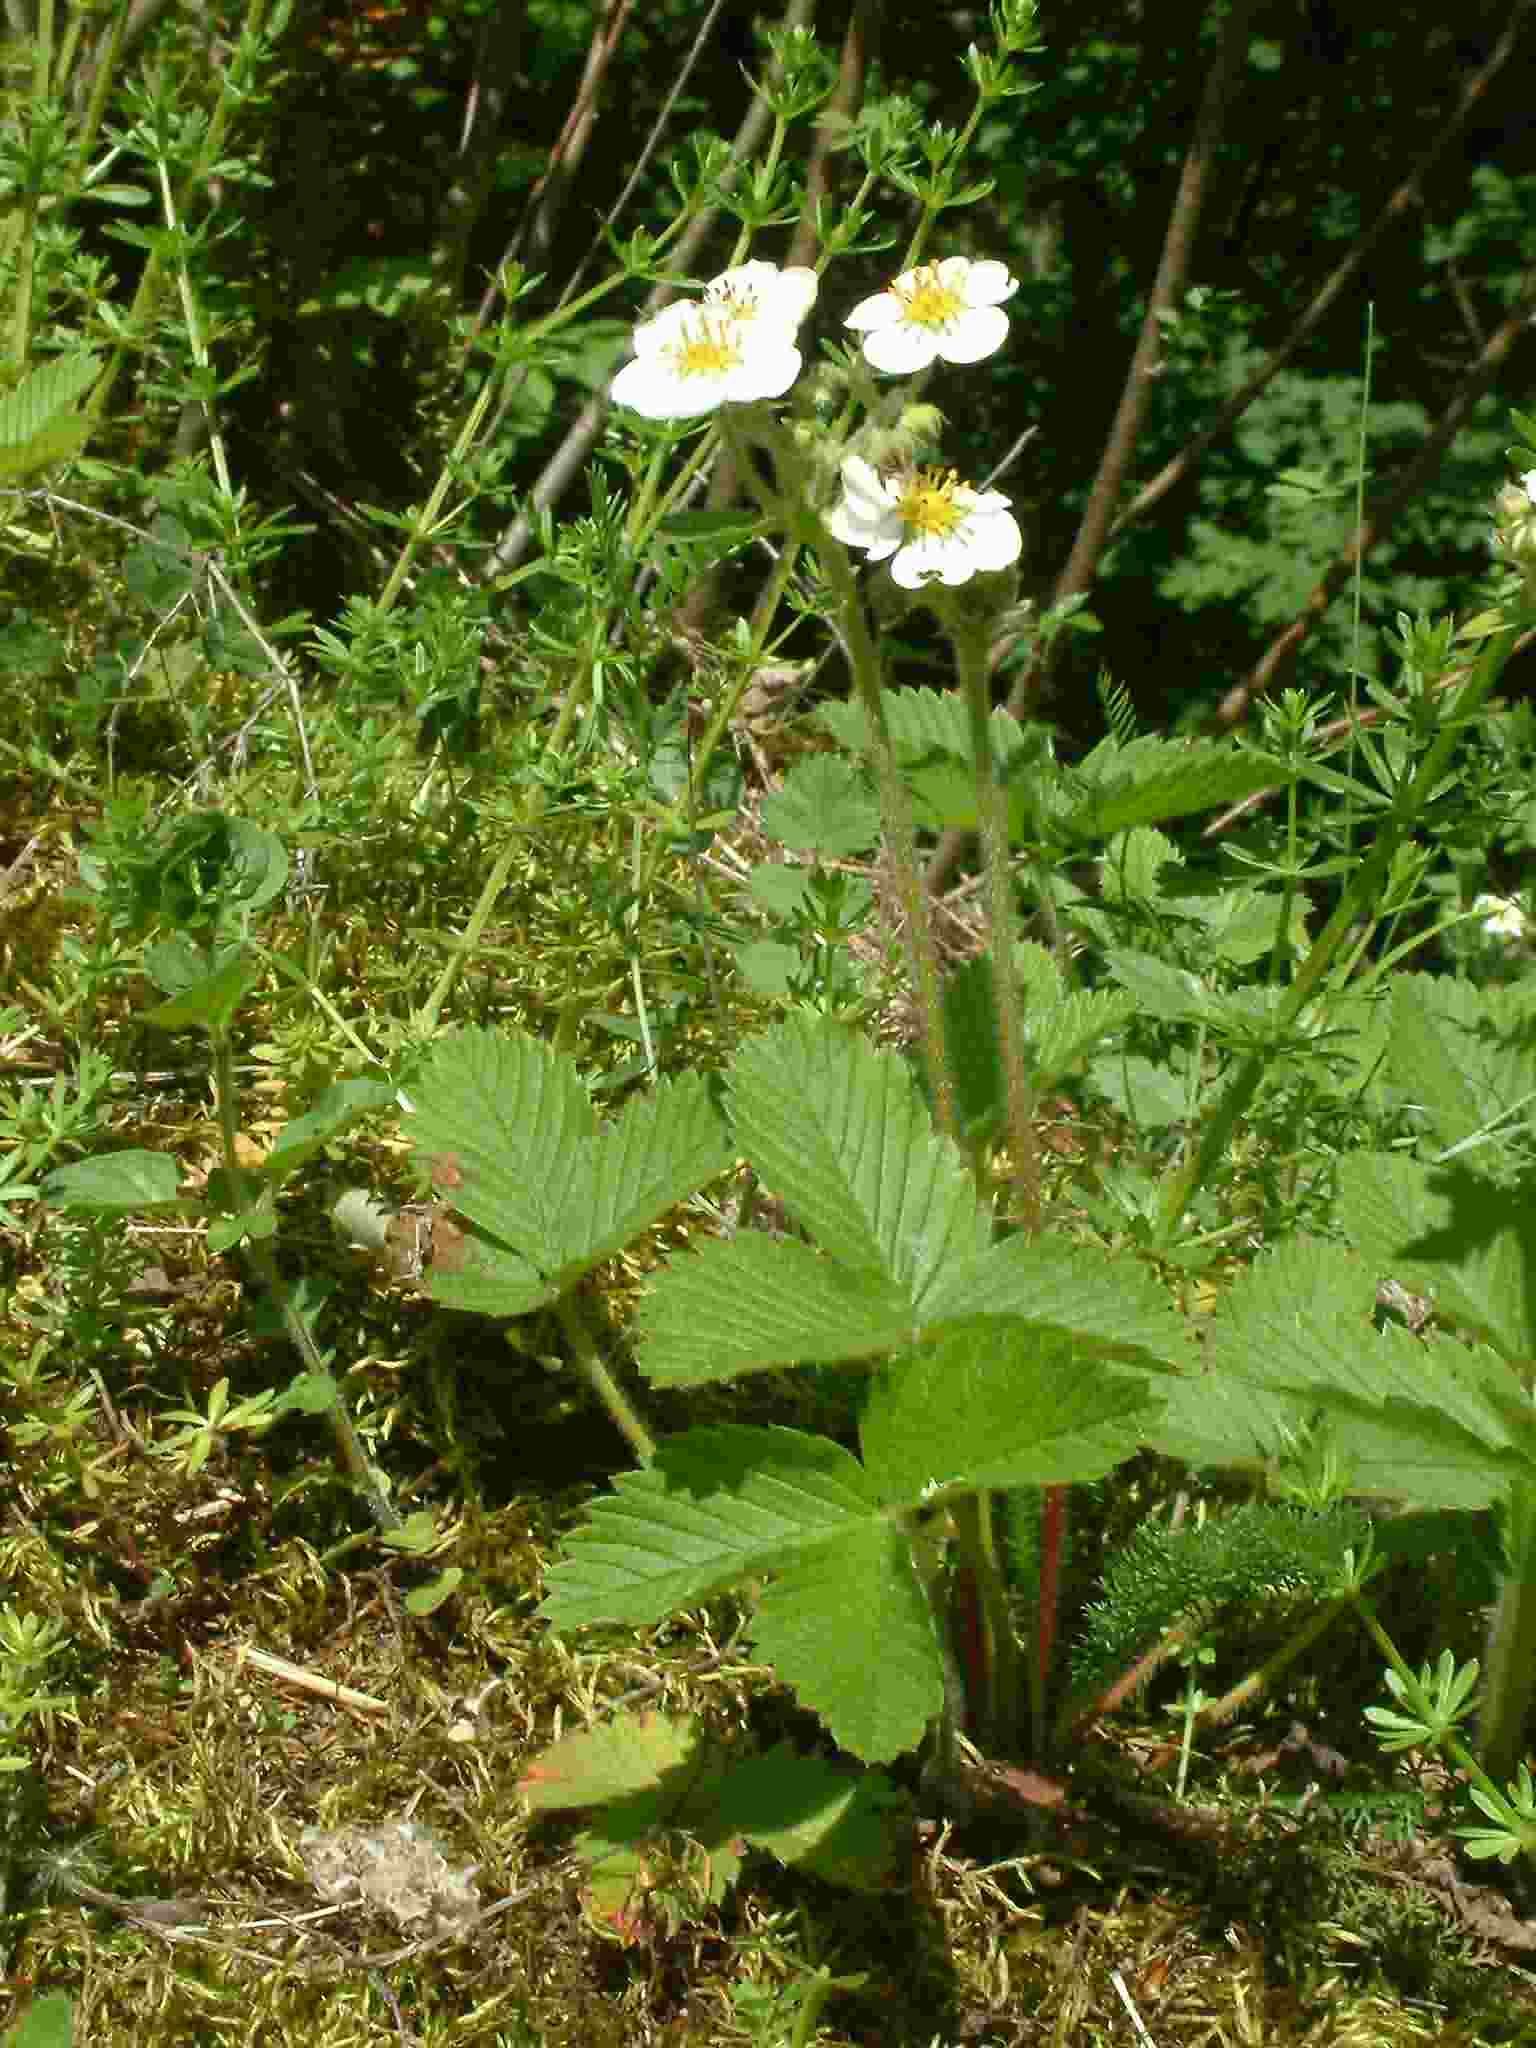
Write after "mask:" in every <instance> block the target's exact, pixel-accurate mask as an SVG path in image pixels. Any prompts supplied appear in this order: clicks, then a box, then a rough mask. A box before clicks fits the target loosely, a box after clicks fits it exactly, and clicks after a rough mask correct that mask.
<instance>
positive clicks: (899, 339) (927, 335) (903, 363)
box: [864, 320, 939, 377]
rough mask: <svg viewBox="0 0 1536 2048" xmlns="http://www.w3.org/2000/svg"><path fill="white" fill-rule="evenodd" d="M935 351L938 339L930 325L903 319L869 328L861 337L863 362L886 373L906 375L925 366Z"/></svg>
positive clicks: (931, 359) (932, 358) (897, 375)
mask: <svg viewBox="0 0 1536 2048" xmlns="http://www.w3.org/2000/svg"><path fill="white" fill-rule="evenodd" d="M938 353H939V339H938V336H937V335H936V334H935V333H934V331H933V329H932V328H929V327H918V326H916V325H910V324H908V322H906V321H904V320H903V321H898V322H893V323H892V324H891V325H890V326H889V327H876V328H873V329H872V330H871V331H870V332H869V333H868V334H866V335H865V337H864V360H865V362H866V363H868V365H869V367H870V368H871V369H872V370H882V371H884V373H885V375H886V376H887V377H909V376H911V374H912V372H913V371H914V370H926V369H927V367H928V365H929V364H930V363H931V362H932V361H933V360H934V358H935V356H937V355H938Z"/></svg>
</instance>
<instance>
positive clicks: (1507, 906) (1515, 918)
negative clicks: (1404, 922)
mask: <svg viewBox="0 0 1536 2048" xmlns="http://www.w3.org/2000/svg"><path fill="white" fill-rule="evenodd" d="M1532 475H1533V476H1536V470H1533V471H1532ZM1472 909H1473V912H1474V913H1475V914H1476V915H1477V916H1478V917H1480V918H1481V919H1482V921H1483V930H1484V931H1485V932H1486V933H1487V934H1488V936H1489V938H1490V939H1523V938H1525V937H1527V936H1528V934H1529V932H1530V928H1531V926H1530V919H1529V918H1528V917H1527V916H1526V914H1525V912H1524V911H1523V910H1522V909H1521V908H1520V905H1519V904H1518V903H1517V902H1516V901H1515V899H1514V897H1513V896H1479V897H1478V898H1477V899H1476V901H1475V902H1474V903H1473V905H1472Z"/></svg>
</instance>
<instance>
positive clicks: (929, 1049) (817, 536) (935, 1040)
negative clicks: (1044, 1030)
mask: <svg viewBox="0 0 1536 2048" xmlns="http://www.w3.org/2000/svg"><path fill="white" fill-rule="evenodd" d="M752 426H753V428H754V430H755V433H754V435H753V436H752V437H751V438H756V439H758V440H759V441H760V442H761V445H762V446H764V447H765V448H768V449H769V450H770V451H771V453H772V455H773V459H774V466H775V469H776V472H777V476H778V483H779V491H780V493H781V495H780V497H779V498H778V499H773V498H770V497H769V496H768V494H767V493H766V492H765V491H764V488H763V486H762V484H761V481H760V479H759V478H758V475H757V471H756V469H755V468H754V466H753V464H752V462H751V460H750V456H749V453H748V450H749V446H750V439H749V436H748V435H747V434H746V433H744V432H740V431H738V421H737V420H736V419H735V418H734V417H733V415H732V414H731V412H730V411H729V410H727V411H725V412H723V413H722V414H721V418H720V431H721V435H722V437H723V438H724V439H725V441H726V442H727V443H728V445H729V446H730V448H731V451H732V453H733V455H735V456H736V458H737V468H738V473H739V474H740V475H741V477H742V478H743V480H744V481H745V482H746V483H747V484H748V486H749V487H750V488H751V489H752V491H753V493H754V495H755V496H756V497H757V499H758V502H759V503H760V504H762V505H763V507H764V509H765V510H766V511H767V512H769V513H770V514H771V515H772V516H774V517H775V518H776V519H777V521H778V522H779V523H780V524H781V525H782V526H783V527H784V529H785V549H786V552H787V551H788V549H789V546H790V544H791V542H792V541H793V542H798V543H801V544H803V545H805V546H809V547H813V548H814V549H815V550H816V557H817V560H818V561H819V562H820V564H821V572H822V574H823V575H824V576H825V577H826V579H827V582H828V583H829V584H830V585H831V587H832V595H833V598H834V600H835V605H836V624H837V627H838V630H839V632H840V634H841V637H842V643H843V651H844V653H845V654H846V655H847V657H848V666H849V668H850V669H851V670H852V672H853V686H854V689H855V690H856V691H857V693H858V698H859V702H860V704H861V705H862V706H863V707H864V716H865V718H866V720H867V721H868V724H869V746H870V753H871V755H872V757H873V760H874V764H875V777H876V781H877V783H878V786H879V791H880V813H881V822H882V824H883V826H884V830H885V843H886V848H887V851H888V855H889V859H890V865H891V873H892V877H893V879H894V881H895V883H896V890H897V895H898V898H899V900H900V903H901V909H902V921H903V924H904V926H905V938H906V946H907V957H908V960H909V962H910V965H911V970H912V981H913V986H914V990H915V992H916V996H917V1003H918V1009H919V1012H920V1015H921V1018H922V1026H923V1041H924V1049H925V1051H926V1053H927V1057H928V1072H929V1075H930V1076H931V1085H932V1088H933V1120H934V1122H935V1124H937V1126H938V1128H939V1129H940V1130H941V1131H942V1132H943V1133H944V1135H945V1136H946V1137H949V1138H953V1137H954V1136H955V1135H956V1133H955V1090H954V1083H953V1081H952V1080H951V1078H950V1072H949V1054H948V1048H947V1046H946V1043H945V1032H944V1003H943V991H942V976H941V973H940V968H939V950H938V945H937V942H936V940H935V938H934V935H933V920H932V918H931V916H930V915H929V905H928V895H927V891H926V890H925V889H924V887H923V879H922V871H921V869H920V868H919V866H918V861H917V828H916V826H915V824H914V823H913V819H912V798H911V795H910V793H909V791H908V789H907V785H906V783H905V782H904V781H903V780H902V775H901V769H900V766H899V764H898V762H897V759H896V747H895V743H894V742H893V740H892V738H891V728H890V724H889V722H888V721H887V719H886V715H885V698H884V695H883V693H882V681H883V673H882V669H881V663H880V651H879V649H878V648H877V647H876V646H875V640H874V635H873V634H872V633H871V631H870V627H869V614H868V613H867V612H866V611H865V609H864V600H863V598H862V597H861V596H860V595H859V586H858V580H857V578H856V577H855V575H854V573H853V565H852V563H851V562H850V561H849V559H848V554H847V550H846V549H845V548H844V547H843V546H842V544H841V543H840V542H839V541H837V540H834V539H833V537H832V535H831V534H830V533H828V532H827V530H826V528H825V527H824V526H823V525H822V524H821V522H820V520H819V519H818V518H817V517H816V514H815V512H814V511H813V510H812V503H813V494H812V488H811V476H810V471H809V468H808V465H807V463H806V461H805V458H804V456H803V455H802V454H801V452H800V449H799V448H798V446H797V445H796V443H795V441H794V439H793V438H792V437H791V435H790V434H789V433H788V432H786V430H785V429H784V428H783V427H782V426H780V425H779V423H778V422H777V421H773V420H768V419H764V420H754V421H753V422H752Z"/></svg>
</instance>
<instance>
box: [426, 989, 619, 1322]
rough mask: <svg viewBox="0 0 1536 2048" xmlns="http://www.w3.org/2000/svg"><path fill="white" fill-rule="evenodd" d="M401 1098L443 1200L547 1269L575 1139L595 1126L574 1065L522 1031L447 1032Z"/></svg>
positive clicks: (576, 1171)
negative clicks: (405, 1100)
mask: <svg viewBox="0 0 1536 2048" xmlns="http://www.w3.org/2000/svg"><path fill="white" fill-rule="evenodd" d="M410 1096H411V1104H412V1107H411V1111H410V1114H409V1115H408V1117H407V1119H406V1128H407V1130H408V1132H409V1134H410V1138H411V1142H412V1145H413V1146H414V1148H415V1151H416V1154H417V1157H418V1160H419V1162H420V1163H422V1164H424V1165H425V1166H426V1167H427V1168H428V1170H429V1171H430V1172H431V1174H432V1177H433V1180H434V1182H435V1184H436V1185H437V1188H438V1190H439V1192H440V1193H441V1194H442V1195H443V1196H444V1198H445V1199H446V1200H448V1201H450V1202H452V1204H453V1206H454V1208H455V1209H457V1210H458V1211H459V1213H460V1214H461V1215H462V1216H464V1217H466V1218H467V1219H468V1221H469V1222H471V1223H474V1224H477V1225H478V1226H479V1227H480V1228H481V1229H482V1230H485V1231H487V1232H489V1233H490V1234H491V1235H492V1236H493V1237H495V1238H498V1239H499V1240H500V1241H501V1244H502V1245H503V1246H506V1247H510V1248H511V1250H512V1251H513V1253H515V1255H516V1256H517V1258H518V1259H519V1260H520V1261H521V1262H522V1263H523V1264H524V1265H525V1266H526V1267H528V1268H530V1269H531V1270H532V1271H534V1272H536V1273H538V1274H540V1275H542V1276H544V1277H546V1278H547V1277H548V1276H549V1275H551V1274H553V1273H555V1272H557V1271H558V1270H559V1268H560V1266H561V1265H562V1263H563V1256H562V1255H563V1251H564V1237H565V1231H564V1218H565V1215H566V1212H567V1210H568V1209H569V1206H570V1197H571V1192H572V1189H573V1187H574V1186H576V1185H578V1184H579V1183H580V1181H581V1179H582V1177H583V1164H582V1161H581V1156H580V1148H581V1143H582V1141H583V1140H584V1139H586V1138H590V1137H592V1136H593V1135H594V1134H595V1132H596V1129H597V1118H596V1116H595V1115H594V1113H593V1109H592V1105H591V1102H590V1101H589V1100H588V1097H587V1091H586V1089H585V1088H584V1087H583V1086H582V1084H581V1077H580V1075H579V1074H578V1072H577V1070H576V1065H575V1062H574V1061H572V1060H569V1059H566V1058H564V1057H563V1056H561V1055H558V1054H556V1053H555V1052H553V1051H552V1050H551V1049H550V1047H548V1046H546V1045H543V1044H541V1043H540V1042H539V1041H538V1040H537V1039H534V1038H530V1037H528V1036H526V1035H524V1034H522V1033H516V1034H514V1033H512V1032H498V1031H483V1030H478V1029H469V1030H464V1031H456V1032H453V1033H451V1034H450V1035H449V1036H448V1037H446V1038H444V1039H442V1040H441V1041H440V1042H439V1043H438V1044H437V1045H436V1046H434V1047H433V1049H432V1057H431V1059H430V1060H429V1061H428V1063H427V1065H426V1066H425V1068H424V1069H423V1071H422V1072H421V1074H420V1075H419V1076H418V1077H417V1079H416V1081H415V1082H414V1083H413V1084H412V1086H411V1089H410ZM506 1313H508V1314H512V1313H516V1311H513V1310H508V1311H506Z"/></svg>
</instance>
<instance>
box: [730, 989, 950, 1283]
mask: <svg viewBox="0 0 1536 2048" xmlns="http://www.w3.org/2000/svg"><path fill="white" fill-rule="evenodd" d="M730 1116H731V1122H732V1124H733V1126H734V1128H735V1131H736V1136H737V1140H738V1142H739V1144H740V1145H741V1147H742V1149H743V1150H744V1151H745V1152H746V1154H747V1156H748V1157H749V1158H750V1159H751V1161H752V1163H753V1165H754V1166H755V1167H756V1168H757V1170H758V1172H759V1173H760V1174H761V1176H762V1178H763V1181H764V1182H765V1184H766V1185H767V1186H768V1187H770V1188H771V1189H772V1190H773V1191H774V1192H775V1193H776V1194H778V1195H780V1196H781V1197H782V1198H783V1200H784V1201H785V1202H786V1203H787V1204H788V1205H789V1207H790V1209H791V1210H792V1211H793V1212H794V1214H795V1216H796V1217H797V1218H798V1220H799V1221H800V1222H801V1223H802V1224H803V1225H804V1226H805V1228H806V1229H807V1230H808V1231H809V1232H810V1234H811V1236H812V1237H813V1238H814V1239H815V1240H816V1242H817V1243H818V1244H819V1245H820V1246H821V1247H822V1249H823V1250H824V1251H826V1252H828V1253H830V1254H831V1255H832V1257H834V1258H835V1259H837V1260H839V1261H840V1262H841V1263H842V1264H843V1265H845V1266H848V1267H850V1268H852V1269H854V1270H855V1271H857V1270H859V1269H861V1268H873V1269H875V1270H877V1271H879V1272H881V1273H883V1274H885V1275H886V1277H887V1278H888V1279H890V1280H892V1281H894V1282H895V1283H896V1285H897V1286H898V1287H899V1288H901V1289H902V1290H904V1291H905V1292H906V1294H907V1296H908V1298H909V1300H911V1301H912V1302H913V1303H914V1304H918V1305H920V1304H921V1302H922V1299H923V1295H924V1293H925V1292H926V1290H927V1289H928V1288H930V1287H931V1286H932V1285H933V1284H934V1282H935V1280H936V1279H937V1277H938V1276H939V1275H940V1274H941V1273H942V1272H943V1270H944V1268H945V1267H946V1265H948V1264H950V1263H952V1262H953V1261H955V1260H956V1259H959V1258H962V1257H966V1256H971V1257H974V1256H976V1255H977V1254H979V1253H980V1252H981V1251H982V1249H983V1248H984V1247H985V1245H986V1243H987V1241H988V1238H989V1235H990V1224H989V1222H988V1219H987V1217H986V1215H985V1213H984V1212H983V1210H982V1208H981V1206H980V1204H979V1203H978V1201H977V1199H976V1192H975V1188H974V1186H973V1185H972V1182H971V1179H970V1176H969V1174H968V1173H967V1172H966V1170H965V1167H964V1164H963V1163H962V1161H961V1157H960V1154H959V1152H958V1151H957V1150H956V1148H955V1147H954V1145H952V1144H951V1143H950V1142H949V1141H948V1140H947V1139H942V1138H940V1137H939V1136H938V1135H937V1134H936V1133H935V1132H934V1130H933V1127H932V1125H931V1123H930V1121H929V1118H928V1112H927V1110H926V1108H925V1107H924V1105H923V1102H922V1098H921V1095H920V1094H919V1091H918V1087H917V1083H916V1081H915V1079H914V1077H913V1075H912V1073H911V1071H910V1069H909V1068H907V1067H906V1066H905V1065H904V1064H903V1062H902V1061H900V1060H899V1059H897V1058H896V1056H895V1055H894V1054H891V1053H881V1052H876V1051H875V1050H874V1049H873V1047H871V1046H870V1045H869V1044H868V1042H867V1041H866V1040H865V1039H863V1038H861V1037H859V1036H857V1035H856V1034H855V1033H854V1032H852V1031H848V1030H845V1029H844V1028H843V1027H842V1026H840V1025H835V1024H832V1023H829V1022H827V1021H825V1020H823V1019H819V1018H806V1017H797V1018H792V1019H790V1020H789V1022H787V1023H786V1024H783V1025H781V1026H780V1027H779V1028H778V1029H777V1030H776V1031H772V1032H769V1033H768V1034H767V1035H766V1036H764V1037H762V1038H757V1039H753V1040H751V1041H750V1042H749V1043H748V1044H747V1045H745V1046H743V1048H742V1049H741V1051H740V1052H739V1053H738V1054H737V1056H736V1059H735V1060H734V1061H733V1062H732V1065H731V1070H730Z"/></svg>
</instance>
